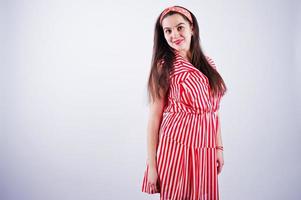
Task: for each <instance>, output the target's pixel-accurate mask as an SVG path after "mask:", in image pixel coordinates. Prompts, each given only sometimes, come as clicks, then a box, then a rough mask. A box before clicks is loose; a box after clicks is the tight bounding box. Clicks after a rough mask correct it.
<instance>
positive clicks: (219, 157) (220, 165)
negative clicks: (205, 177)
mask: <svg viewBox="0 0 301 200" xmlns="http://www.w3.org/2000/svg"><path fill="white" fill-rule="evenodd" d="M216 162H217V174H220V173H221V171H222V168H223V166H224V156H223V151H221V150H219V149H217V150H216Z"/></svg>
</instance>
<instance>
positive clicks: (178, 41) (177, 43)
mask: <svg viewBox="0 0 301 200" xmlns="http://www.w3.org/2000/svg"><path fill="white" fill-rule="evenodd" d="M183 40H184V39H180V40H176V41H174V43H175V44H176V45H179V44H180V43H181V42H182V41H183Z"/></svg>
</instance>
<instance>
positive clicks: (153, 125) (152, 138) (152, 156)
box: [147, 117, 161, 166]
mask: <svg viewBox="0 0 301 200" xmlns="http://www.w3.org/2000/svg"><path fill="white" fill-rule="evenodd" d="M160 121H161V119H160V118H159V117H150V119H149V122H148V129H147V155H148V156H147V157H148V158H147V159H148V164H149V165H150V166H156V164H157V146H158V140H159V127H160Z"/></svg>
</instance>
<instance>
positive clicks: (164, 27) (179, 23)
mask: <svg viewBox="0 0 301 200" xmlns="http://www.w3.org/2000/svg"><path fill="white" fill-rule="evenodd" d="M182 24H184V23H183V22H180V23H179V24H178V25H176V26H175V27H177V26H180V25H182ZM168 28H170V27H164V28H163V29H168Z"/></svg>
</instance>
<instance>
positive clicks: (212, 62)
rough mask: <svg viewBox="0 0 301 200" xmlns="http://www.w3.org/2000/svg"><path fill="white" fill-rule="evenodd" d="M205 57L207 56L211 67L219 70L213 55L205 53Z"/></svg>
mask: <svg viewBox="0 0 301 200" xmlns="http://www.w3.org/2000/svg"><path fill="white" fill-rule="evenodd" d="M205 57H206V59H207V61H208V63H209V64H210V65H211V67H212V68H213V69H215V70H217V69H216V65H215V62H214V61H213V59H212V58H211V57H209V56H208V55H205Z"/></svg>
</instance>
